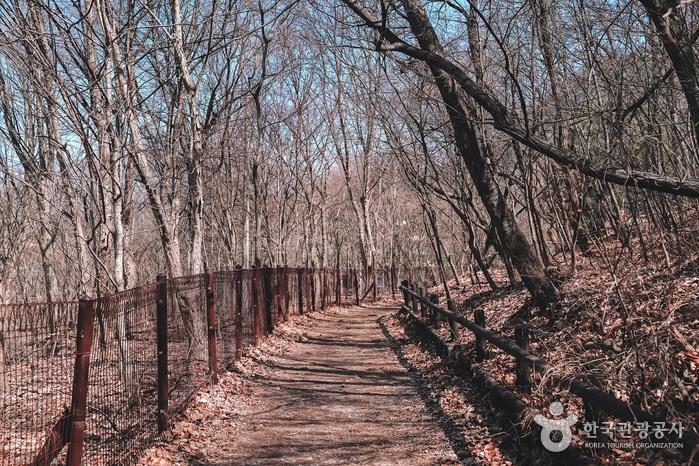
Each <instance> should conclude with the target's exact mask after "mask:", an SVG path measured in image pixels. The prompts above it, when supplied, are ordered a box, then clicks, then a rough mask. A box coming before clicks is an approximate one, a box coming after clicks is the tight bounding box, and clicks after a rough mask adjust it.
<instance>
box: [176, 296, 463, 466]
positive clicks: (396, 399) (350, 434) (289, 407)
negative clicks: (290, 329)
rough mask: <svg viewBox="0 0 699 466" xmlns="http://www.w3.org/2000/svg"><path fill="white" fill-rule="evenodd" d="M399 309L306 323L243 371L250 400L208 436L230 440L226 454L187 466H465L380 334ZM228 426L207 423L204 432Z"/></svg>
mask: <svg viewBox="0 0 699 466" xmlns="http://www.w3.org/2000/svg"><path fill="white" fill-rule="evenodd" d="M395 310H396V309H395V307H387V306H385V307H381V306H376V307H360V306H352V307H345V308H333V309H330V310H328V311H327V312H323V313H317V314H314V315H312V317H310V318H304V321H303V322H302V323H301V324H300V325H299V326H294V331H297V332H298V333H297V335H296V338H295V339H294V340H291V341H289V340H287V341H286V342H285V344H283V345H277V346H276V347H271V348H268V349H266V350H264V351H262V352H261V353H260V354H259V355H258V356H257V357H256V358H255V360H254V363H253V364H251V365H250V366H249V367H248V369H249V370H247V371H244V373H249V374H250V375H247V376H244V377H243V378H244V382H243V383H244V385H245V386H246V388H245V392H246V393H249V394H250V397H251V399H250V400H248V402H247V403H245V404H244V406H242V407H240V408H239V409H236V411H237V412H236V414H235V416H231V417H234V418H235V423H236V424H237V425H236V427H235V433H234V434H233V433H232V435H230V436H226V435H221V433H220V432H218V433H217V432H212V433H211V434H212V435H211V437H209V442H217V440H216V438H219V439H221V437H223V438H224V439H225V438H227V439H228V441H229V442H230V443H229V444H228V445H227V446H226V447H225V448H224V450H226V453H225V455H221V454H220V453H221V450H222V449H221V448H212V449H211V450H212V451H217V452H218V454H216V455H214V456H215V458H214V457H210V458H207V456H209V455H207V454H205V453H204V452H198V453H197V455H196V456H197V458H196V460H195V461H193V462H192V461H191V460H190V464H199V465H223V464H228V465H233V464H240V465H280V464H283V465H289V464H295V465H326V464H327V465H330V464H372V465H382V464H386V465H388V464H391V465H395V464H401V465H421V464H424V465H428V464H429V465H434V464H458V463H459V461H458V459H457V456H456V454H455V453H454V452H453V451H452V449H451V447H450V446H449V442H448V441H447V438H446V437H445V434H444V433H443V432H442V430H441V429H440V427H439V426H438V424H437V422H436V419H435V418H434V417H433V416H432V415H431V414H430V412H429V411H428V409H427V408H426V407H425V405H424V404H423V401H422V400H421V398H420V395H419V394H418V392H417V389H416V387H415V385H414V383H413V381H412V379H411V377H410V375H409V374H408V372H407V371H406V369H405V368H404V367H403V366H402V365H401V364H400V363H399V361H398V360H397V358H396V355H395V354H394V352H393V350H392V349H391V346H390V344H389V342H388V341H387V340H386V338H385V336H384V334H383V333H382V330H381V327H380V325H379V319H380V318H381V317H382V316H385V315H387V314H390V313H392V312H395ZM225 417H228V416H225ZM229 419H230V418H229ZM209 421H211V420H210V419H209ZM226 423H228V421H226V422H222V421H221V420H214V422H204V423H202V425H201V429H202V430H203V431H204V432H200V433H199V434H200V436H207V433H206V430H207V429H209V430H216V429H222V428H223V429H225V427H224V426H225V424H226ZM211 426H218V427H211ZM218 442H219V443H220V440H218Z"/></svg>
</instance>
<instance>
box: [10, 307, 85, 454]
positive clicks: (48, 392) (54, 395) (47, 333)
mask: <svg viewBox="0 0 699 466" xmlns="http://www.w3.org/2000/svg"><path fill="white" fill-rule="evenodd" d="M76 307H77V303H52V304H49V303H37V304H12V305H0V464H3V465H4V464H24V463H31V462H32V461H34V459H35V458H40V457H47V458H48V457H50V456H53V455H54V454H55V453H56V451H57V450H59V451H60V449H61V448H62V447H63V445H64V442H63V437H64V434H65V432H66V427H67V421H68V418H69V411H68V409H67V406H68V405H69V403H70V400H71V388H72V380H73V377H72V376H73V362H74V359H75V317H76V316H75V309H76ZM54 427H55V434H56V435H55V437H56V438H55V441H54V442H48V443H47V444H46V445H45V442H46V441H47V440H48V439H47V434H48V433H50V432H52V431H53V430H54Z"/></svg>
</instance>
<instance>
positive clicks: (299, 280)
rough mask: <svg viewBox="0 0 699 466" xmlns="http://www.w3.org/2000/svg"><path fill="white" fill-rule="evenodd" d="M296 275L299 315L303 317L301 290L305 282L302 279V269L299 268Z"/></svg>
mask: <svg viewBox="0 0 699 466" xmlns="http://www.w3.org/2000/svg"><path fill="white" fill-rule="evenodd" d="M296 273H297V274H298V300H299V315H303V288H304V286H305V281H304V279H303V268H299V269H298V270H297V271H296Z"/></svg>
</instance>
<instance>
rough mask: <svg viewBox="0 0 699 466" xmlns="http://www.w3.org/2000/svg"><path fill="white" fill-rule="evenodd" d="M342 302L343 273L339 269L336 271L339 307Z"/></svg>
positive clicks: (336, 298) (336, 290) (336, 299)
mask: <svg viewBox="0 0 699 466" xmlns="http://www.w3.org/2000/svg"><path fill="white" fill-rule="evenodd" d="M341 302H342V271H341V270H340V269H339V268H337V269H336V270H335V304H337V305H339V304H340V303H341Z"/></svg>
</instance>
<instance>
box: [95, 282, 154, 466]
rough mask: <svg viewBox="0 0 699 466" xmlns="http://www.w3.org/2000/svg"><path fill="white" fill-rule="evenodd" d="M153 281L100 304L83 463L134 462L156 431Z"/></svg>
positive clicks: (97, 312) (106, 299)
mask: <svg viewBox="0 0 699 466" xmlns="http://www.w3.org/2000/svg"><path fill="white" fill-rule="evenodd" d="M155 297H156V296H155V285H147V286H143V287H140V288H136V289H133V290H129V291H125V292H123V293H119V294H116V295H112V296H108V297H105V298H101V299H99V300H97V302H96V310H95V319H94V333H93V334H94V340H93V344H92V351H91V358H90V373H89V384H88V397H87V413H88V414H87V422H86V424H87V425H86V432H87V436H86V438H85V453H84V462H85V463H86V464H132V463H134V462H135V461H136V459H137V458H138V456H139V454H140V452H141V449H142V448H143V446H145V445H147V444H148V443H149V442H151V441H152V440H153V439H154V438H155V437H156V435H157V425H156V394H157V393H156V391H157V383H156V375H157V374H156V367H155V364H154V361H155V359H156V354H155V353H156V346H155V314H154V312H153V309H154V306H155Z"/></svg>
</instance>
